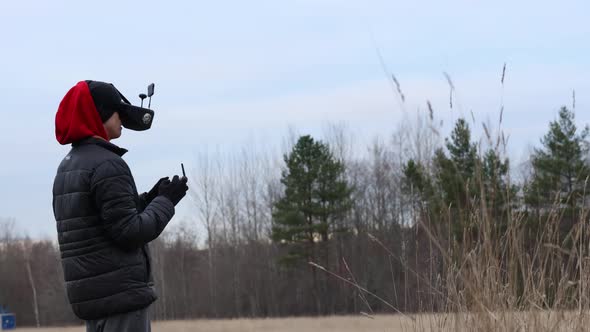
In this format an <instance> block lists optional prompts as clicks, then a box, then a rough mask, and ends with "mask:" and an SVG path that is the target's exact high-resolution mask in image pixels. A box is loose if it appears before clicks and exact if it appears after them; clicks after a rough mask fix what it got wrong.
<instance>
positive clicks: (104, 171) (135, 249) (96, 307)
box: [53, 81, 188, 332]
mask: <svg viewBox="0 0 590 332" xmlns="http://www.w3.org/2000/svg"><path fill="white" fill-rule="evenodd" d="M152 119H153V111H151V110H148V109H145V108H141V107H136V106H133V105H131V104H130V103H129V102H128V101H127V99H126V98H125V97H124V96H123V95H122V94H121V93H120V92H119V91H118V90H117V89H116V88H115V87H114V86H113V85H112V84H108V83H103V82H96V81H82V82H79V83H78V84H76V85H75V86H74V87H73V88H72V89H71V90H70V91H69V92H68V93H67V94H66V95H65V97H64V98H63V100H62V101H61V103H60V105H59V108H58V111H57V114H56V116H55V133H56V138H57V141H58V142H59V143H60V144H62V145H65V144H72V148H71V150H70V152H69V153H68V154H67V155H66V157H65V158H64V159H63V161H62V162H61V164H60V165H59V168H58V170H57V175H56V177H55V181H54V185H53V212H54V215H55V220H56V222H57V231H58V240H59V248H60V252H61V262H62V268H63V272H64V278H65V283H66V290H67V294H68V299H69V301H70V304H71V306H72V309H73V311H74V313H75V314H76V316H78V317H79V318H81V319H83V320H85V321H86V329H87V331H105V332H107V331H150V320H149V316H148V307H149V305H150V304H151V303H152V302H154V301H155V300H156V293H155V290H154V283H153V277H152V273H151V261H150V254H149V251H148V243H149V242H150V241H152V240H154V239H156V238H157V237H158V236H159V235H160V233H161V232H162V231H163V230H164V228H165V227H166V225H167V224H168V222H169V221H170V219H171V218H172V216H173V215H174V207H175V205H176V204H178V202H179V201H180V200H181V199H182V198H183V197H184V196H185V195H186V191H187V190H188V186H187V179H186V178H185V177H182V178H179V176H174V177H173V179H172V180H171V181H170V180H169V179H168V178H162V179H160V181H158V183H156V185H155V186H154V188H152V190H150V191H149V192H147V193H143V194H141V195H138V193H137V189H136V187H135V182H134V180H133V176H132V175H131V171H130V170H129V167H128V166H127V164H126V163H125V161H123V159H122V158H121V157H122V156H123V154H124V153H125V152H127V150H125V149H122V148H120V147H118V146H116V145H114V144H112V143H111V140H113V139H116V138H118V137H120V136H121V130H122V128H121V125H122V126H124V127H126V128H130V129H133V130H146V129H148V128H150V126H151V122H152Z"/></svg>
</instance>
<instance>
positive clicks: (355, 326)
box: [18, 311, 590, 332]
mask: <svg viewBox="0 0 590 332" xmlns="http://www.w3.org/2000/svg"><path fill="white" fill-rule="evenodd" d="M486 315H487V314H486ZM495 316H496V317H497V319H498V322H497V323H498V325H497V326H498V328H497V329H496V330H497V331H539V330H545V329H546V328H547V327H551V331H575V330H579V327H580V326H590V325H588V323H590V320H589V319H588V318H590V316H589V315H588V314H582V315H580V314H579V313H578V312H556V311H537V312H527V313H495ZM412 318H413V319H415V320H414V321H413V320H411V319H409V318H406V317H403V316H401V315H377V316H374V317H373V318H367V317H363V316H338V317H321V318H307V317H301V318H273V319H231V320H230V319H226V320H212V319H211V320H187V321H167V322H154V323H152V331H154V332H171V331H179V332H188V331H207V332H238V331H240V332H254V331H269V332H270V331H276V332H295V331H314V332H324V331H343V332H347V331H350V332H352V331H355V332H364V331H366V332H369V331H384V332H385V331H387V332H407V331H444V332H447V331H448V332H450V331H478V330H479V329H478V328H477V327H476V326H477V324H475V325H466V324H465V323H466V322H469V321H473V322H475V321H478V320H479V319H481V318H482V317H481V316H480V315H478V314H473V313H472V314H430V315H428V314H425V315H413V316H412ZM506 323H508V324H506ZM507 325H510V326H512V328H509V329H504V328H505V327H506V326H507ZM18 331H21V332H58V331H60V332H61V331H63V332H83V331H85V328H84V327H82V326H77V327H56V328H42V329H34V328H24V329H18Z"/></svg>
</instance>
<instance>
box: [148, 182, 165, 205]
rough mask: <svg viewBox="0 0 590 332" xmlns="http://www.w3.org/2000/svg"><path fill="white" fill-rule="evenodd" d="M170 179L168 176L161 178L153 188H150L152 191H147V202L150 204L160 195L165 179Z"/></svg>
mask: <svg viewBox="0 0 590 332" xmlns="http://www.w3.org/2000/svg"><path fill="white" fill-rule="evenodd" d="M165 180H166V181H170V179H169V178H168V177H165V178H161V179H160V180H158V182H156V184H155V185H154V187H153V188H152V189H150V191H148V192H147V193H145V196H144V197H145V204H146V205H148V204H150V202H151V201H153V200H154V198H156V196H158V192H159V190H160V185H161V184H162V182H164V181H165Z"/></svg>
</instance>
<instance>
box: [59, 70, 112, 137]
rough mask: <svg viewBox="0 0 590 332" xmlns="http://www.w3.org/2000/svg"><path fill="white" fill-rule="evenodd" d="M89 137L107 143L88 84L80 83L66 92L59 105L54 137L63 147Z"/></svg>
mask: <svg viewBox="0 0 590 332" xmlns="http://www.w3.org/2000/svg"><path fill="white" fill-rule="evenodd" d="M91 136H99V137H102V138H104V139H105V140H107V141H108V137H107V133H106V131H105V129H104V126H103V124H102V121H101V120H100V115H99V114H98V111H97V110H96V106H95V105H94V100H93V99H92V95H91V94H90V89H88V84H87V83H86V82H85V81H81V82H78V84H76V85H75V86H74V87H73V88H71V89H70V91H68V93H67V94H66V95H65V97H64V98H63V99H62V101H61V103H60V104H59V108H58V109H57V113H56V114H55V137H56V138H57V141H58V142H59V143H60V144H62V145H65V144H69V143H73V142H76V141H79V140H81V139H84V138H87V137H91Z"/></svg>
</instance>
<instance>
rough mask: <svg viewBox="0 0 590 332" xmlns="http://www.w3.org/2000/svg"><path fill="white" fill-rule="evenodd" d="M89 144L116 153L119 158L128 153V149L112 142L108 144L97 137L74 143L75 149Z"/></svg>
mask: <svg viewBox="0 0 590 332" xmlns="http://www.w3.org/2000/svg"><path fill="white" fill-rule="evenodd" d="M87 144H96V145H99V146H101V147H103V148H105V149H107V150H109V151H112V152H114V153H116V154H117V155H118V156H119V157H122V156H123V155H124V154H125V153H127V150H126V149H123V148H120V147H118V146H116V145H115V144H113V143H111V142H107V141H105V140H102V139H100V138H96V137H88V138H85V139H82V140H79V141H77V142H74V143H72V146H73V147H76V146H80V145H87Z"/></svg>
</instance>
